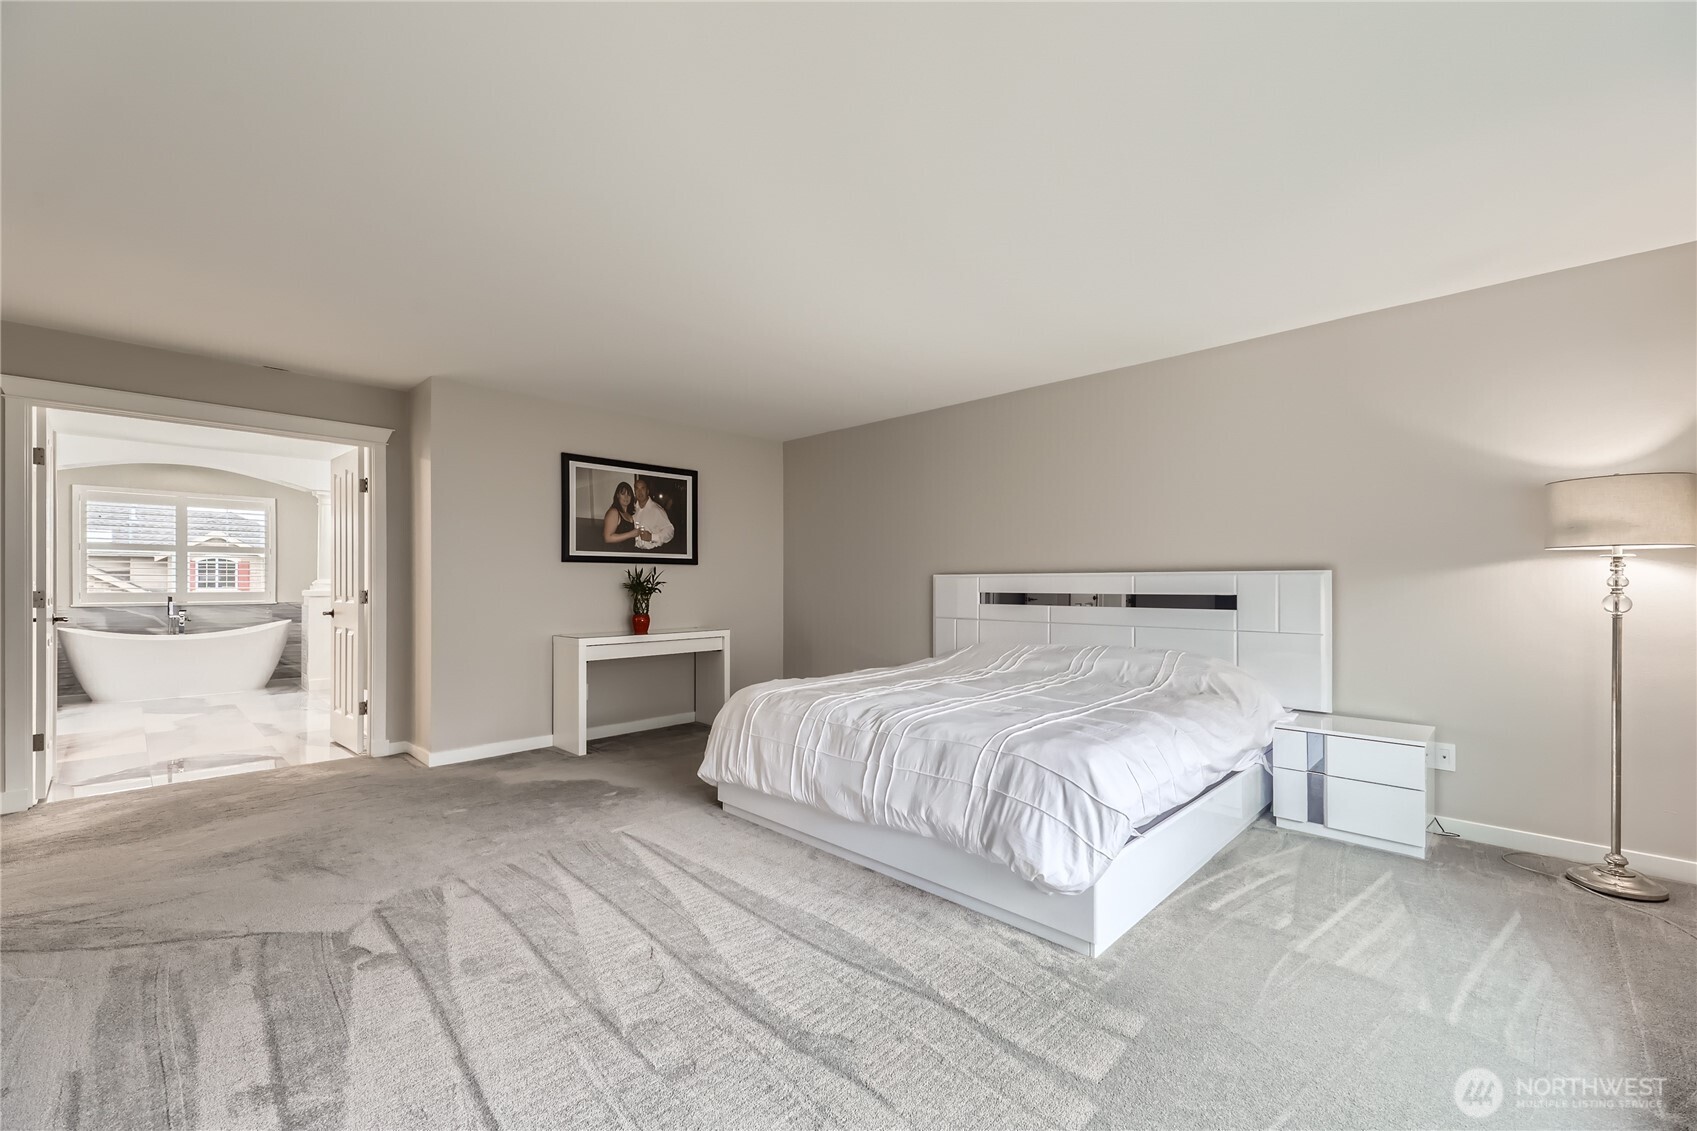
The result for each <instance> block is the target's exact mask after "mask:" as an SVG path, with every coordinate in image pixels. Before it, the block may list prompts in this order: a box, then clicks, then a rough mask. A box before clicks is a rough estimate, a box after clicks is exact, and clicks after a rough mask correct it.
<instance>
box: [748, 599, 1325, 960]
mask: <svg viewBox="0 0 1697 1131" xmlns="http://www.w3.org/2000/svg"><path fill="white" fill-rule="evenodd" d="M932 586H933V588H932V616H933V632H932V654H933V655H945V654H947V653H949V652H953V651H955V650H956V649H958V648H964V647H967V646H968V645H971V644H977V643H987V644H1003V643H1005V644H1010V645H1011V644H1126V645H1133V646H1136V647H1143V648H1179V649H1183V650H1185V651H1188V652H1198V653H1202V654H1205V655H1210V656H1218V657H1220V658H1221V659H1224V660H1228V661H1230V662H1232V663H1235V664H1237V665H1238V666H1239V667H1241V668H1243V669H1245V670H1246V671H1248V672H1249V673H1250V674H1252V675H1254V676H1256V677H1257V678H1259V679H1260V680H1261V681H1262V682H1264V683H1266V684H1267V685H1268V686H1269V687H1271V688H1272V689H1273V691H1274V692H1275V693H1276V694H1277V695H1278V696H1279V698H1280V699H1281V700H1282V701H1283V703H1284V705H1285V706H1287V707H1290V708H1292V709H1293V710H1303V711H1317V712H1321V713H1327V714H1329V713H1330V712H1331V709H1332V574H1331V571H1330V570H1279V571H1238V572H1231V573H1225V572H1218V573H1216V572H1207V573H1017V574H937V575H935V576H934V577H933V578H932ZM991 594H996V595H1007V594H1026V595H1034V596H1035V595H1055V594H1063V595H1070V598H1071V601H1072V602H1076V603H1066V604H1062V603H1025V604H1014V603H1007V601H1008V598H1007V597H1005V596H1003V597H1000V599H998V600H995V601H992V602H991V603H988V604H987V603H986V598H987V596H988V595H991ZM1164 598H1165V599H1168V600H1163V599H1164ZM1138 599H1141V600H1142V601H1143V604H1141V605H1139V604H1137V603H1136V601H1137V600H1138ZM1210 599H1212V600H1210ZM1047 600H1048V601H1050V602H1054V601H1055V598H1054V597H1053V596H1050V597H1048V598H1047ZM1174 604H1196V605H1212V606H1215V607H1169V606H1171V605H1174ZM1234 606H1235V607H1234ZM1271 799H1272V787H1271V779H1270V777H1269V775H1268V772H1267V771H1266V770H1265V769H1263V768H1261V767H1254V768H1251V769H1248V770H1244V771H1241V772H1239V773H1236V774H1232V775H1230V776H1229V777H1227V778H1225V779H1224V780H1222V781H1220V782H1218V783H1216V784H1215V785H1214V786H1213V787H1212V788H1210V789H1208V790H1207V791H1206V792H1204V793H1203V794H1202V795H1201V796H1199V797H1197V798H1195V799H1194V800H1192V801H1190V802H1188V803H1186V804H1185V805H1182V806H1180V807H1179V808H1177V809H1174V810H1172V811H1171V812H1169V813H1167V814H1165V815H1164V816H1162V817H1161V818H1160V819H1159V820H1157V821H1156V822H1155V823H1153V824H1152V825H1149V826H1147V827H1146V828H1145V829H1144V831H1143V835H1141V836H1138V837H1135V838H1133V840H1132V841H1131V843H1129V844H1127V845H1126V846H1125V848H1124V849H1123V850H1122V851H1121V852H1120V854H1119V856H1117V857H1116V858H1115V859H1114V862H1113V863H1112V864H1110V865H1109V866H1108V870H1107V871H1106V872H1104V873H1103V874H1102V878H1101V879H1100V880H1098V881H1097V882H1096V884H1095V885H1094V886H1093V887H1091V888H1090V889H1089V890H1087V891H1083V892H1079V893H1077V894H1075V895H1059V894H1055V893H1052V892H1045V891H1042V890H1040V889H1039V888H1037V887H1035V886H1034V885H1032V884H1031V883H1029V882H1027V881H1025V880H1022V879H1020V878H1019V877H1018V876H1015V875H1014V874H1013V873H1012V872H1010V871H1009V870H1008V869H1007V868H1005V867H1003V866H1002V865H1000V864H997V863H995V862H994V861H991V860H986V859H983V858H981V857H978V856H973V855H972V854H970V853H967V852H962V851H961V850H959V849H957V848H952V847H950V846H948V845H945V844H943V843H941V842H940V841H935V840H931V839H930V838H928V837H922V836H916V835H914V834H912V833H906V832H900V831H897V830H894V829H885V828H880V827H878V826H876V825H866V824H859V823H857V822H854V821H846V820H844V819H842V818H841V817H837V816H835V815H833V814H830V813H826V812H823V811H820V810H816V809H811V808H808V807H807V806H804V805H798V804H796V803H795V802H793V801H787V800H784V799H782V798H777V797H771V796H768V795H766V794H763V793H757V792H755V791H754V790H750V789H745V788H743V787H741V786H734V785H721V786H719V800H720V802H721V803H722V804H723V805H724V807H725V811H726V812H727V813H732V814H735V815H736V816H738V817H742V818H744V819H746V820H749V821H753V822H754V823H756V824H759V825H764V826H765V827H767V828H769V829H773V830H775V831H777V832H780V833H783V834H784V835H785V836H789V837H793V838H795V839H796V840H800V841H804V842H806V843H808V844H811V845H814V846H815V847H817V848H822V849H824V850H825V851H826V852H829V853H832V854H833V855H836V856H841V857H843V858H844V859H846V860H852V861H854V862H855V863H857V864H860V865H863V866H864V867H867V868H871V869H872V870H873V871H876V872H882V873H883V874H884V875H886V876H891V877H893V878H895V879H898V880H901V881H902V882H903V883H907V884H911V885H913V886H914V887H917V888H921V889H923V890H925V891H928V892H930V893H932V894H933V895H938V896H941V897H942V898H944V899H947V900H951V901H953V902H955V903H959V904H961V905H962V906H965V907H970V908H972V909H973V910H975V911H978V912H981V913H983V914H985V915H988V916H990V917H992V918H995V919H999V920H1001V921H1002V922H1004V923H1008V924H1011V925H1013V926H1015V927H1019V928H1020V929H1022V930H1026V931H1030V932H1031V933H1032V934H1034V935H1040V936H1042V937H1043V938H1046V939H1049V940H1050V941H1052V942H1057V943H1059V944H1061V945H1062V946H1065V947H1068V948H1070V949H1072V950H1076V951H1078V952H1079V953H1081V954H1087V955H1089V956H1091V957H1092V958H1094V957H1096V956H1097V955H1099V954H1101V953H1102V952H1103V951H1105V950H1107V949H1108V947H1109V946H1111V945H1113V943H1114V941H1115V940H1116V939H1118V938H1119V937H1120V936H1121V935H1123V934H1125V932H1126V931H1128V930H1130V929H1131V927H1132V926H1133V925H1134V924H1135V923H1136V922H1137V921H1138V920H1139V919H1141V918H1143V916H1145V915H1147V914H1148V913H1149V912H1150V911H1152V910H1154V908H1155V906H1156V905H1157V904H1159V903H1160V902H1161V901H1162V900H1163V899H1165V898H1166V897H1167V896H1169V895H1171V894H1172V893H1173V891H1174V890H1175V889H1177V888H1178V886H1179V885H1180V884H1182V883H1184V881H1185V880H1187V879H1189V878H1190V877H1191V876H1192V875H1194V874H1195V872H1196V870H1197V869H1199V868H1201V867H1202V865H1204V864H1206V863H1207V862H1208V861H1209V860H1211V859H1212V858H1213V857H1214V855H1215V854H1216V853H1218V852H1219V851H1220V850H1221V849H1222V848H1224V847H1225V846H1226V845H1228V844H1230V843H1231V842H1232V841H1233V840H1234V839H1236V837H1237V835H1238V834H1239V833H1241V832H1242V831H1243V830H1244V829H1246V828H1247V827H1249V825H1250V824H1251V823H1252V822H1253V821H1254V820H1255V818H1256V817H1257V816H1259V815H1260V814H1261V813H1262V812H1263V811H1264V810H1265V809H1266V808H1267V806H1268V804H1269V803H1270V801H1271Z"/></svg>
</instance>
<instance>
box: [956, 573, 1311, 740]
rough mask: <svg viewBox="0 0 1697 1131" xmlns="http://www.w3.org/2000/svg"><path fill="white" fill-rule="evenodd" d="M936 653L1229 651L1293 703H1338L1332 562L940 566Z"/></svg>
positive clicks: (1301, 706) (1305, 707)
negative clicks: (1112, 569)
mask: <svg viewBox="0 0 1697 1131" xmlns="http://www.w3.org/2000/svg"><path fill="white" fill-rule="evenodd" d="M931 585H932V596H931V615H932V618H933V620H932V634H931V654H932V655H934V656H941V655H944V654H945V653H948V652H953V651H954V650H955V649H957V648H965V647H966V646H967V645H969V644H979V643H985V644H1124V645H1132V646H1135V647H1139V648H1182V649H1184V650H1185V651H1187V652H1198V653H1201V654H1203V655H1208V656H1218V657H1219V658H1220V659H1222V660H1228V661H1230V662H1231V663H1234V664H1236V665H1237V666H1238V667H1240V668H1243V669H1244V670H1245V671H1247V672H1249V673H1250V674H1251V675H1253V676H1255V677H1256V678H1257V679H1259V680H1261V681H1262V682H1263V683H1265V684H1266V685H1267V686H1268V687H1270V688H1272V689H1273V692H1274V693H1275V694H1276V695H1278V697H1279V699H1280V700H1281V701H1282V702H1283V703H1284V705H1285V706H1286V707H1290V708H1292V709H1294V710H1301V711H1319V712H1322V713H1327V714H1329V713H1330V712H1331V710H1332V571H1331V570H1329V569H1308V570H1253V571H1242V572H1235V573H979V574H967V573H938V574H933V575H932V578H931Z"/></svg>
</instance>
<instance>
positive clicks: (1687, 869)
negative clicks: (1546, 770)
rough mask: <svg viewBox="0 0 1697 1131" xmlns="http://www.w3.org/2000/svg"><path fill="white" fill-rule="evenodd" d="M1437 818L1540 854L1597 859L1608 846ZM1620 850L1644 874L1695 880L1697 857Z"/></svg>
mask: <svg viewBox="0 0 1697 1131" xmlns="http://www.w3.org/2000/svg"><path fill="white" fill-rule="evenodd" d="M1438 820H1439V821H1441V822H1442V823H1443V826H1444V828H1446V829H1448V830H1449V831H1450V832H1452V833H1459V834H1460V835H1461V839H1462V840H1472V841H1477V842H1478V843H1480V844H1493V845H1496V846H1497V847H1498V848H1507V849H1511V850H1512V851H1515V852H1536V853H1538V854H1539V855H1541V856H1554V857H1556V858H1557V859H1560V860H1572V861H1575V862H1577V863H1580V864H1590V863H1593V862H1595V861H1599V860H1601V859H1602V858H1603V854H1604V853H1605V852H1607V851H1608V850H1609V849H1608V846H1607V845H1604V844H1589V843H1587V842H1585V841H1582V840H1568V839H1567V838H1565V837H1559V836H1545V835H1544V834H1543V833H1529V832H1525V831H1523V830H1521V829H1505V828H1501V827H1499V826H1497V825H1481V824H1478V823H1476V822H1474V821H1463V820H1461V819H1459V818H1457V817H1439V818H1438ZM1623 852H1624V853H1625V855H1626V858H1627V860H1628V861H1629V862H1630V863H1631V865H1632V867H1634V868H1636V869H1638V870H1639V871H1641V872H1643V873H1644V874H1645V875H1647V876H1657V877H1659V878H1661V879H1664V880H1679V881H1680V882H1682V883H1687V884H1697V860H1681V859H1680V858H1679V857H1677V856H1658V855H1656V854H1655V853H1653V852H1634V851H1632V848H1631V847H1630V846H1628V847H1626V848H1625V849H1623Z"/></svg>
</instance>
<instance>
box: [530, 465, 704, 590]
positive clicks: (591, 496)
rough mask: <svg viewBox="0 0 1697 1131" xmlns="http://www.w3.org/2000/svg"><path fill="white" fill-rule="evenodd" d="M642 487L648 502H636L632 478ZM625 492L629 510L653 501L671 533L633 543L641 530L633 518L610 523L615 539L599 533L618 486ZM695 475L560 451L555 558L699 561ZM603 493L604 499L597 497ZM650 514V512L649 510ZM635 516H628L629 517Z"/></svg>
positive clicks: (658, 562) (659, 562) (618, 492)
mask: <svg viewBox="0 0 1697 1131" xmlns="http://www.w3.org/2000/svg"><path fill="white" fill-rule="evenodd" d="M638 479H642V480H643V482H644V484H645V485H647V487H648V495H647V498H648V503H647V504H639V503H637V502H636V497H637V495H638V488H637V487H636V480H638ZM626 486H628V487H629V488H630V491H631V498H630V502H631V504H632V510H633V511H636V510H640V509H641V508H642V507H643V506H645V505H650V504H652V505H658V506H659V507H660V510H661V511H662V512H663V513H664V516H665V517H666V518H667V519H669V520H670V521H671V524H672V535H671V536H670V537H669V538H667V539H666V540H665V541H664V542H663V543H660V544H657V545H653V546H642V547H639V546H638V545H637V543H638V542H639V541H642V539H641V538H640V537H639V535H640V533H641V530H642V528H640V527H637V526H636V525H635V523H634V521H626V520H618V521H616V523H615V530H616V534H615V537H616V539H617V541H616V542H613V543H609V542H608V541H607V540H606V539H605V537H604V535H605V530H606V525H607V516H608V512H609V511H610V510H611V508H612V507H613V506H614V505H615V500H618V502H619V503H623V501H624V500H623V499H622V497H621V496H622V495H623V489H624V488H625V487H626ZM700 491H701V488H700V479H699V476H698V475H697V474H696V473H695V472H694V471H691V470H689V469H688V468H683V467H667V466H665V465H664V464H658V463H643V462H639V461H636V460H617V459H602V458H601V457H599V456H588V455H581V454H579V453H576V452H561V453H560V560H561V561H562V562H616V563H620V564H627V565H629V564H636V565H658V566H668V565H699V564H700V562H701V522H700V511H701V498H700ZM603 496H605V497H603ZM649 513H653V512H649ZM632 517H633V518H634V517H635V516H634V514H633V516H632Z"/></svg>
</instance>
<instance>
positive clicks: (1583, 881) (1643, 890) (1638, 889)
mask: <svg viewBox="0 0 1697 1131" xmlns="http://www.w3.org/2000/svg"><path fill="white" fill-rule="evenodd" d="M1567 878H1568V879H1569V880H1571V881H1572V882H1574V883H1576V884H1578V885H1579V886H1580V887H1582V888H1584V889H1585V890H1587V891H1594V892H1596V893H1597V894H1598V895H1608V896H1613V897H1614V898H1615V899H1635V900H1637V901H1638V902H1640V903H1661V902H1662V901H1663V900H1665V899H1667V897H1668V889H1667V888H1665V887H1663V886H1662V885H1661V884H1658V883H1657V882H1656V881H1655V880H1652V879H1650V878H1649V877H1648V876H1641V875H1639V874H1638V873H1637V872H1634V871H1633V870H1632V869H1631V868H1617V867H1616V866H1615V865H1613V864H1576V865H1574V866H1573V867H1571V868H1569V869H1568V870H1567Z"/></svg>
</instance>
